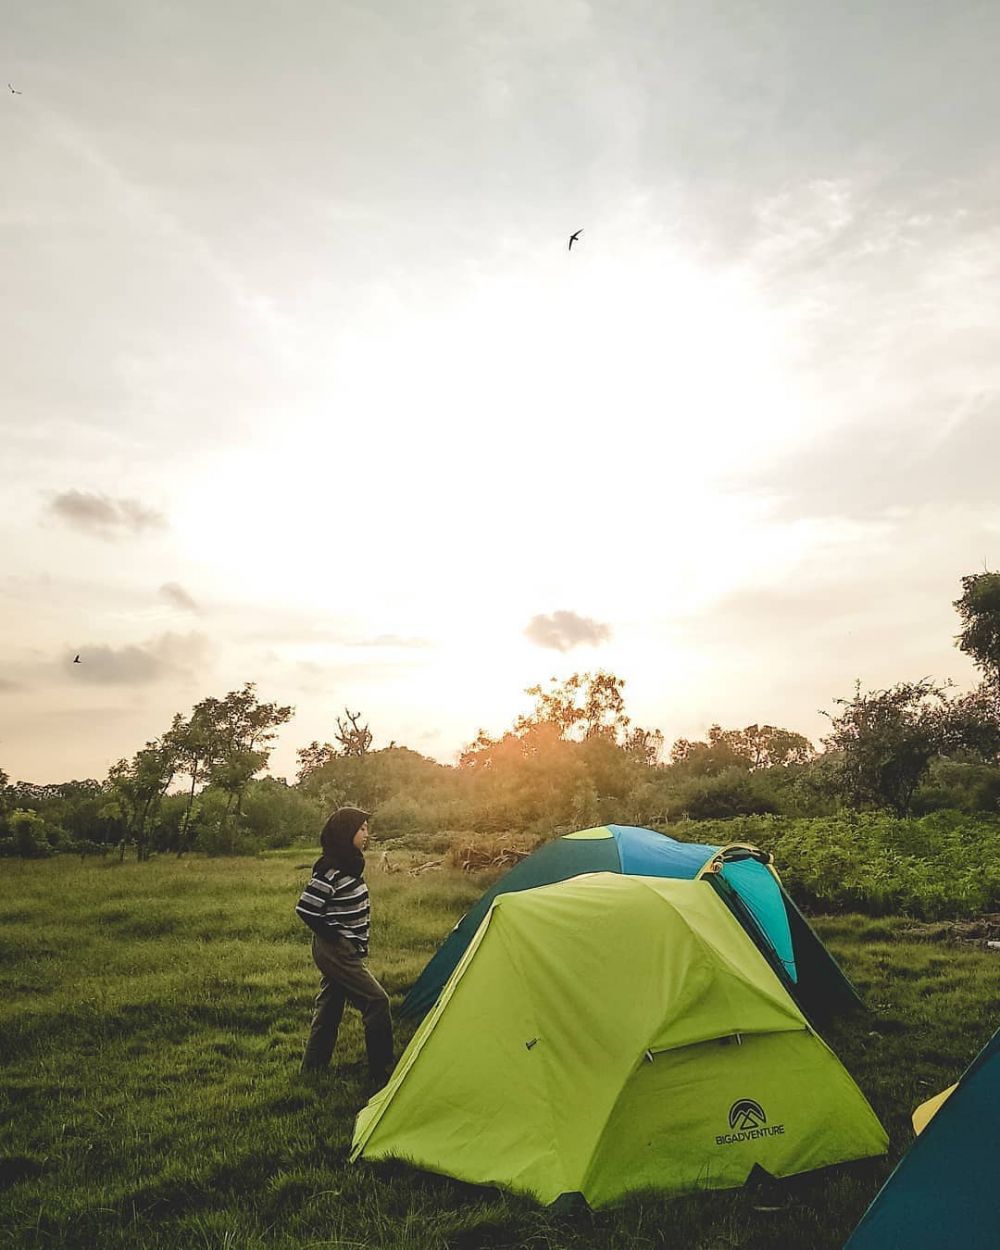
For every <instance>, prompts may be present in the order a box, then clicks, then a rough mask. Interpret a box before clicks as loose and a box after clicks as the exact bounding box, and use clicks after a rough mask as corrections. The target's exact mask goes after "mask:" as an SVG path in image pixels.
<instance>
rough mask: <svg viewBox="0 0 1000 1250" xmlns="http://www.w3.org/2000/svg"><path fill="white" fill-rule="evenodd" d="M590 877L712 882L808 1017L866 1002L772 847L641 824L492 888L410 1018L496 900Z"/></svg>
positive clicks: (545, 858)
mask: <svg viewBox="0 0 1000 1250" xmlns="http://www.w3.org/2000/svg"><path fill="white" fill-rule="evenodd" d="M588 872H620V873H625V874H627V875H628V876H635V877H674V878H679V879H681V880H691V879H693V878H695V877H699V876H705V877H707V878H708V879H709V880H710V881H711V882H712V884H713V886H714V887H715V889H716V890H717V891H718V893H719V894H720V895H721V897H722V898H723V900H724V901H725V902H726V904H727V905H728V906H729V907H730V909H731V910H732V911H733V912H734V914H735V915H736V917H737V919H738V920H739V921H740V923H741V924H742V925H743V927H744V928H745V929H746V931H747V933H748V934H749V935H750V937H751V938H752V939H753V940H754V942H755V943H756V944H757V946H758V947H759V949H760V950H761V952H762V953H763V954H764V956H765V957H766V958H767V959H768V961H769V962H770V964H771V966H772V967H773V968H774V970H775V972H776V973H777V974H778V976H779V977H780V979H781V980H782V982H783V983H784V984H785V987H786V988H787V989H788V990H789V992H790V993H791V994H792V996H793V997H794V998H795V1000H796V1001H797V1002H798V1004H799V1006H800V1007H801V1008H802V1010H803V1011H804V1012H806V1014H807V1015H811V1016H813V1018H814V1019H822V1018H823V1017H825V1016H829V1015H830V1014H831V1013H833V1012H835V1011H836V1010H837V1009H838V1008H840V1009H845V1008H849V1007H850V1006H857V1005H858V1004H859V1000H858V997H857V995H856V994H855V992H854V989H853V987H852V986H851V984H850V982H849V981H848V980H847V978H846V977H845V976H844V974H843V973H842V972H841V970H840V968H839V967H838V966H837V964H836V962H835V961H834V959H833V957H832V956H831V955H830V954H829V952H828V951H827V950H826V948H825V947H824V946H823V944H822V942H820V940H819V938H818V937H817V936H816V934H815V933H814V932H813V930H812V929H811V928H810V926H809V924H808V923H807V921H806V920H805V918H804V917H803V915H802V913H801V912H800V911H799V910H798V908H797V907H796V906H795V904H794V903H793V902H792V900H791V899H790V898H789V896H788V895H787V893H786V892H785V890H784V889H783V887H782V885H781V881H780V879H779V877H778V874H777V873H776V872H775V871H774V869H773V867H772V866H771V856H770V855H769V854H768V853H767V852H766V851H760V850H758V849H757V848H756V847H752V846H749V845H746V844H743V843H738V844H733V845H730V846H726V847H719V846H708V845H705V844H703V843H698V842H678V841H677V840H676V839H675V838H670V837H667V836H666V835H665V834H662V833H656V832H654V831H653V830H652V829H641V828H637V827H636V826H634V825H600V826H598V827H597V828H594V829H583V830H580V831H579V832H578V833H567V834H564V835H563V836H562V837H559V838H553V839H552V840H551V841H549V842H545V843H543V845H542V846H540V847H539V848H538V850H537V851H534V852H533V853H532V854H531V855H529V856H528V857H527V858H526V859H524V860H522V861H521V863H519V864H517V865H516V866H515V867H514V868H512V869H511V870H510V871H509V872H508V873H506V874H505V875H504V876H503V877H501V878H500V880H499V881H498V882H497V883H496V884H495V885H494V886H493V887H492V888H491V889H489V890H487V891H486V893H485V894H484V895H483V896H482V898H481V899H480V900H479V901H478V902H477V903H476V904H475V905H474V906H473V907H471V908H470V909H469V911H468V912H466V914H465V915H464V916H463V917H462V919H461V920H460V921H459V922H458V924H457V925H456V926H455V928H454V929H453V930H452V931H451V934H450V935H449V936H448V938H447V939H446V940H445V941H444V942H443V943H442V945H441V946H440V947H439V948H438V951H437V953H436V954H435V955H434V957H433V958H432V959H431V961H430V962H429V963H428V964H427V966H426V967H425V968H424V970H423V972H422V973H421V974H420V976H419V978H418V979H417V981H416V983H415V984H414V985H413V988H412V989H411V990H410V992H409V994H408V995H407V996H406V999H405V1001H404V1003H403V1006H402V1014H403V1015H404V1016H407V1015H409V1016H421V1015H423V1014H424V1013H425V1012H427V1011H429V1010H430V1008H431V1007H432V1006H433V1005H434V1003H435V1002H437V999H438V995H439V994H440V993H441V990H442V989H443V988H444V984H445V982H446V981H447V980H448V978H449V976H451V973H452V971H453V970H454V968H455V967H456V965H457V964H458V961H459V960H460V959H461V957H462V955H463V953H464V952H465V949H466V947H467V946H468V944H469V942H470V941H471V940H472V937H473V935H474V934H475V932H476V930H477V929H478V928H479V923H480V921H481V920H482V918H483V916H485V914H486V912H487V911H488V910H489V907H490V904H491V903H492V902H493V900H494V899H495V898H496V897H497V895H498V894H507V893H512V892H516V891H519V890H530V889H533V888H534V887H535V886H539V885H551V884H552V883H553V882H556V881H565V880H567V879H568V878H570V877H578V876H581V875H582V874H583V873H588Z"/></svg>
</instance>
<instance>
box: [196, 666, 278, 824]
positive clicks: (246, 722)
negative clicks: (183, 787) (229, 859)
mask: <svg viewBox="0 0 1000 1250" xmlns="http://www.w3.org/2000/svg"><path fill="white" fill-rule="evenodd" d="M294 710H295V709H294V708H292V707H281V706H279V705H278V704H277V703H261V702H260V701H259V699H258V698H257V687H256V685H255V684H254V683H253V682H252V681H248V682H246V683H245V684H244V685H243V687H242V689H240V690H231V691H230V692H229V694H227V695H226V697H225V698H224V699H220V700H216V701H214V706H213V708H212V724H211V733H212V737H213V747H214V750H215V756H214V758H213V760H212V762H211V764H210V766H209V769H208V775H209V779H210V780H211V782H212V784H213V785H214V786H218V788H219V789H220V790H222V791H224V792H225V793H226V795H227V803H226V816H225V821H226V823H227V824H228V821H229V818H230V815H231V814H235V817H236V820H237V821H239V819H240V816H241V814H242V804H243V794H244V791H245V790H246V787H247V784H248V783H249V782H250V780H251V778H252V777H254V776H256V774H257V773H259V772H260V771H261V769H262V768H264V767H266V765H267V761H268V760H269V759H270V756H271V743H272V742H273V741H274V739H275V738H276V737H277V731H278V727H279V726H281V725H284V724H285V723H286V722H287V721H289V720H290V719H291V717H292V714H293V712H294Z"/></svg>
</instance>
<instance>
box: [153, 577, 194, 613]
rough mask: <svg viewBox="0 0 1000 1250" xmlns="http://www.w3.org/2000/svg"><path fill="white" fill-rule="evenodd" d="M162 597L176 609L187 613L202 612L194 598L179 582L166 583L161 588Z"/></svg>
mask: <svg viewBox="0 0 1000 1250" xmlns="http://www.w3.org/2000/svg"><path fill="white" fill-rule="evenodd" d="M160 595H161V596H162V598H164V599H166V601H167V603H169V604H172V605H173V606H174V607H175V608H182V609H183V610H184V611H185V612H195V613H197V612H200V611H201V608H200V607H199V606H198V603H197V602H196V600H195V599H194V597H193V596H192V595H190V594H188V592H187V591H186V590H185V589H184V587H183V586H182V585H181V584H180V583H179V582H164V583H163V585H162V586H161V587H160Z"/></svg>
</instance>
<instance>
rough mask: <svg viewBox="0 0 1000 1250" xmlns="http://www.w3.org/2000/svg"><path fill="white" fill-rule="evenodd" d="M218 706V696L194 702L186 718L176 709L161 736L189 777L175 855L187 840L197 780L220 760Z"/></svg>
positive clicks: (220, 744) (203, 778) (189, 832)
mask: <svg viewBox="0 0 1000 1250" xmlns="http://www.w3.org/2000/svg"><path fill="white" fill-rule="evenodd" d="M220 707H221V704H220V703H219V700H218V699H213V698H208V699H202V701H201V702H200V703H196V704H195V706H194V708H193V709H192V712H191V715H190V717H189V718H188V719H187V720H185V719H184V718H183V717H182V716H181V714H180V712H178V713H177V715H176V716H175V717H174V719H173V723H172V724H171V726H170V729H169V730H168V731H167V733H166V734H165V735H164V738H165V739H166V740H167V741H169V743H170V745H171V747H172V748H173V751H174V756H175V759H176V761H177V771H178V772H181V773H187V775H188V776H189V777H190V778H191V785H190V787H189V789H188V793H187V803H186V804H185V807H184V815H183V817H182V819H181V826H180V830H179V832H178V834H177V854H178V855H179V856H180V855H182V854H183V853H184V852H185V851H186V850H187V849H188V846H189V843H190V840H191V809H192V808H193V806H194V797H195V790H196V788H197V785H198V782H199V781H202V782H203V781H204V780H205V778H206V777H207V776H208V775H209V774H210V773H211V770H212V768H213V767H214V766H215V765H217V764H218V763H219V761H220V752H221V750H222V741H221V736H220V731H219V722H220V718H221V712H220Z"/></svg>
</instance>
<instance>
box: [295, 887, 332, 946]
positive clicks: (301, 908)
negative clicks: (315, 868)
mask: <svg viewBox="0 0 1000 1250" xmlns="http://www.w3.org/2000/svg"><path fill="white" fill-rule="evenodd" d="M332 898H333V889H332V888H331V886H330V884H329V882H327V881H324V880H323V878H322V877H311V878H310V879H309V884H308V885H307V886H306V888H305V889H304V890H303V891H302V896H301V897H300V899H299V901H298V903H297V904H296V905H295V914H296V915H297V916H298V918H299V919H300V920H301V921H303V922H304V923H305V924H307V925H308V926H309V928H310V929H312V931H313V933H318V934H319V936H320V937H326V936H328V935H329V933H330V925H329V922H328V921H327V920H325V919H324V913H325V912H326V907H327V904H328V903H329V901H330V900H331V899H332Z"/></svg>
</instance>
